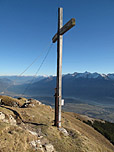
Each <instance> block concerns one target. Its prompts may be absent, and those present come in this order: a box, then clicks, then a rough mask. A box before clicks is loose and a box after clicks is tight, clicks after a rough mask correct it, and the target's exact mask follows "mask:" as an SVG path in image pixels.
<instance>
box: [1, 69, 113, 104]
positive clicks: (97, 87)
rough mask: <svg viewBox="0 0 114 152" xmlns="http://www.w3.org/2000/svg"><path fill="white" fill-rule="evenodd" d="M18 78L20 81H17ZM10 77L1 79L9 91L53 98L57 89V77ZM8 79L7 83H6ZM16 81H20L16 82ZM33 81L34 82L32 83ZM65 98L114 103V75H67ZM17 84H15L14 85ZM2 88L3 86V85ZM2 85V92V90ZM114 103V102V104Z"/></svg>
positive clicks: (86, 73) (64, 79)
mask: <svg viewBox="0 0 114 152" xmlns="http://www.w3.org/2000/svg"><path fill="white" fill-rule="evenodd" d="M17 78H18V79H17ZM17 78H15V79H14V77H11V76H10V77H8V76H7V79H6V78H3V77H2V78H0V82H2V83H4V86H6V83H7V85H9V84H8V83H9V81H10V87H8V89H7V90H8V91H10V92H13V93H16V94H23V93H25V95H31V96H33V95H34V96H36V95H37V96H42V95H43V96H44V95H45V96H53V95H54V88H55V87H56V76H40V77H37V78H36V79H33V77H17ZM5 79H6V81H5ZM16 79H17V80H18V81H17V82H16ZM8 80H9V81H8ZM31 80H33V81H32V82H31ZM62 80H63V81H62V82H63V83H62V86H63V96H64V97H75V98H80V99H87V100H88V99H90V100H91V99H92V100H93V99H94V100H100V102H105V101H106V102H109V101H110V102H113V99H114V74H99V73H97V72H95V73H90V72H84V73H77V72H75V73H73V74H65V75H63V79H62ZM14 82H15V83H14ZM2 88H4V87H3V84H2ZM2 88H1V85H0V90H2ZM113 103H114V102H113Z"/></svg>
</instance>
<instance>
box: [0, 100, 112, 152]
mask: <svg viewBox="0 0 114 152" xmlns="http://www.w3.org/2000/svg"><path fill="white" fill-rule="evenodd" d="M10 99H11V98H10ZM16 101H17V100H16ZM6 108H10V109H12V110H15V111H16V112H17V113H18V114H19V115H20V117H21V119H22V121H23V122H24V123H21V124H18V126H11V125H10V124H5V123H3V122H1V123H0V130H1V132H0V151H1V152H6V151H16V152H18V151H19V152H27V151H29V152H30V151H31V152H32V151H33V150H32V149H31V147H30V144H29V142H30V141H32V140H33V139H35V138H36V137H35V136H33V135H30V134H29V133H28V132H27V131H26V128H28V129H30V130H33V131H36V132H37V130H38V128H40V129H41V131H42V133H43V136H45V138H46V139H48V140H49V142H50V143H52V144H53V145H54V147H55V149H56V150H57V151H58V152H113V151H114V146H113V145H112V144H111V143H110V142H109V141H108V140H107V139H106V138H105V137H104V136H102V135H101V134H100V133H98V132H97V131H95V130H94V129H93V128H92V127H90V126H88V125H87V124H84V123H83V122H82V121H81V120H79V118H78V117H77V116H79V115H77V114H74V113H68V112H63V113H62V125H63V127H64V128H66V130H67V131H68V132H69V136H68V137H65V136H64V135H62V134H61V133H60V132H59V131H58V129H57V128H56V127H54V126H53V123H54V110H53V109H51V108H50V106H46V105H42V104H41V105H36V106H35V107H29V108H18V107H10V106H6ZM10 109H5V108H2V107H1V108H0V111H2V112H3V113H5V114H6V115H9V114H11V115H13V116H14V115H15V114H14V113H13V112H12V111H11V110H10ZM17 118H18V117H16V119H17ZM18 119H19V118H18ZM9 131H10V132H9ZM6 138H7V139H6ZM1 143H2V144H1ZM8 145H10V146H9V147H8Z"/></svg>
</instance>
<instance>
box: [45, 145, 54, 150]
mask: <svg viewBox="0 0 114 152" xmlns="http://www.w3.org/2000/svg"><path fill="white" fill-rule="evenodd" d="M44 147H45V150H46V151H47V152H55V150H54V147H53V145H51V144H46V145H45V146H44Z"/></svg>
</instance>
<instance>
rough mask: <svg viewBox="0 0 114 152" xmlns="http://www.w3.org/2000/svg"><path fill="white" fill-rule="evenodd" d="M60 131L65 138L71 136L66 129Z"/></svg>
mask: <svg viewBox="0 0 114 152" xmlns="http://www.w3.org/2000/svg"><path fill="white" fill-rule="evenodd" d="M59 131H60V132H61V133H62V134H63V135H64V136H69V134H68V132H67V130H66V129H64V128H59Z"/></svg>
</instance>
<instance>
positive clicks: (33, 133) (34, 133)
mask: <svg viewBox="0 0 114 152" xmlns="http://www.w3.org/2000/svg"><path fill="white" fill-rule="evenodd" d="M28 132H30V133H31V134H32V135H34V136H38V134H37V133H36V132H33V131H30V130H28Z"/></svg>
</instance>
